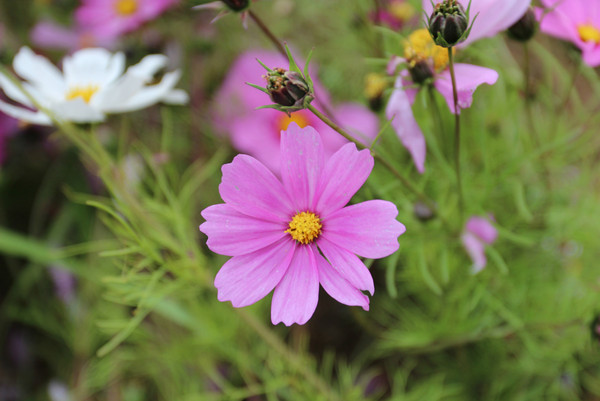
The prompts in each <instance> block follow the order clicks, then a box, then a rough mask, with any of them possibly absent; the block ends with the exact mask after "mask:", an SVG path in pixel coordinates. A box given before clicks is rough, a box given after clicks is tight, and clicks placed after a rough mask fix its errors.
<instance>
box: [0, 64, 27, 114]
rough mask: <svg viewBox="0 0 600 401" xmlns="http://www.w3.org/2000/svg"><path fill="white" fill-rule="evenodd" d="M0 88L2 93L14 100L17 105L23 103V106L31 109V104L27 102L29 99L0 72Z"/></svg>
mask: <svg viewBox="0 0 600 401" xmlns="http://www.w3.org/2000/svg"><path fill="white" fill-rule="evenodd" d="M0 87H1V88H2V90H3V91H4V93H5V94H6V96H8V97H9V98H11V99H12V100H15V101H17V102H19V103H23V104H24V105H26V106H29V107H33V105H32V104H31V102H30V101H29V98H28V97H27V96H25V94H24V93H23V92H21V89H19V88H18V87H17V86H16V85H15V84H13V83H12V81H11V80H10V78H8V77H7V76H6V75H4V74H3V73H1V72H0Z"/></svg>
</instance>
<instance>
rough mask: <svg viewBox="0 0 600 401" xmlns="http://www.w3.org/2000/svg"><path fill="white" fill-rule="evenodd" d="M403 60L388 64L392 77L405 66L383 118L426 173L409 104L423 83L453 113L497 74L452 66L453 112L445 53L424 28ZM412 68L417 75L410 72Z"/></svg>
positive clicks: (408, 45)
mask: <svg viewBox="0 0 600 401" xmlns="http://www.w3.org/2000/svg"><path fill="white" fill-rule="evenodd" d="M404 50H405V52H404V55H405V57H393V58H392V60H391V61H390V63H389V64H388V73H389V74H390V75H392V74H394V73H395V71H396V69H397V67H398V66H399V65H400V64H404V63H405V64H406V65H407V66H408V70H403V71H402V72H401V73H400V74H399V75H398V78H396V83H395V85H394V90H393V92H392V95H391V96H390V100H389V101H388V104H387V107H386V111H385V114H386V117H387V118H388V119H391V120H392V123H391V125H392V127H393V128H394V130H395V131H396V134H397V135H398V138H399V139H400V141H401V142H402V144H403V145H404V147H405V148H406V149H408V151H409V152H410V154H411V156H412V158H413V161H414V163H415V166H416V167H417V170H418V171H419V172H420V173H423V172H424V171H425V154H426V146H425V137H424V136H423V132H422V131H421V129H420V128H419V125H418V124H417V121H416V120H415V118H414V116H413V113H412V104H413V103H414V101H415V97H416V95H417V92H418V91H419V90H420V88H421V87H422V84H427V85H429V84H432V85H433V87H434V88H435V89H436V90H437V91H438V92H439V93H440V94H441V95H442V96H443V97H444V99H445V100H446V103H447V104H448V108H449V109H450V111H451V112H452V113H460V109H465V108H468V107H471V104H472V103H473V93H474V92H475V89H477V88H478V87H479V85H481V84H484V83H485V84H488V85H493V84H495V83H496V81H497V80H498V73H497V72H496V71H494V70H492V69H490V68H485V67H479V66H476V65H471V64H462V63H455V64H454V72H455V74H456V87H457V94H458V110H455V109H454V98H453V94H452V78H451V76H450V69H449V68H448V51H447V49H444V48H442V47H440V46H436V45H435V44H434V42H433V40H432V39H431V36H430V35H429V32H427V30H426V29H419V30H417V31H415V32H413V33H412V34H411V35H410V36H409V37H408V40H407V41H406V43H405V49H404ZM411 69H412V70H413V71H416V72H410V73H409V71H411ZM423 72H425V75H426V79H424V80H423V81H422V82H417V81H415V79H418V78H419V77H418V74H422V73H423Z"/></svg>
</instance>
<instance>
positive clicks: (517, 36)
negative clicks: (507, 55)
mask: <svg viewBox="0 0 600 401" xmlns="http://www.w3.org/2000/svg"><path fill="white" fill-rule="evenodd" d="M536 30H537V21H536V20H535V14H534V13H533V8H531V7H529V8H528V9H527V11H526V12H525V14H524V15H523V16H522V17H521V19H520V20H518V21H517V22H515V24H514V25H513V26H511V27H510V28H508V36H509V37H511V38H512V39H514V40H518V41H520V42H526V41H528V40H529V39H531V38H532V37H533V35H534V34H535V31H536Z"/></svg>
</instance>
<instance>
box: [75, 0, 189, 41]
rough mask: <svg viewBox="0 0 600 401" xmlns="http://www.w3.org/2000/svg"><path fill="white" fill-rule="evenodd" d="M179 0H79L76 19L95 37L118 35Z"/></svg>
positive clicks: (157, 14)
mask: <svg viewBox="0 0 600 401" xmlns="http://www.w3.org/2000/svg"><path fill="white" fill-rule="evenodd" d="M178 1H179V0H82V4H81V6H79V8H78V9H77V10H76V11H75V18H76V20H77V23H78V25H79V26H84V27H88V28H89V29H90V32H91V33H92V34H93V35H94V37H96V38H117V37H119V36H121V35H123V34H125V33H128V32H131V31H134V30H136V29H138V28H139V27H140V26H142V25H143V24H144V23H146V22H148V21H151V20H153V19H155V18H156V17H158V16H159V15H160V14H162V13H163V12H165V11H166V10H167V9H168V8H169V7H171V6H173V5H174V4H176V3H177V2H178Z"/></svg>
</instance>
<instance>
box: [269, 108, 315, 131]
mask: <svg viewBox="0 0 600 401" xmlns="http://www.w3.org/2000/svg"><path fill="white" fill-rule="evenodd" d="M279 114H280V116H279V117H278V118H277V129H278V131H277V134H278V135H279V133H280V132H281V131H285V130H287V129H288V127H289V126H290V124H291V123H296V124H298V126H299V127H300V128H304V127H306V126H307V125H309V121H308V117H307V116H306V114H304V113H302V112H301V111H297V112H295V113H292V114H291V115H290V116H289V117H288V115H287V114H285V113H279Z"/></svg>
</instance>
